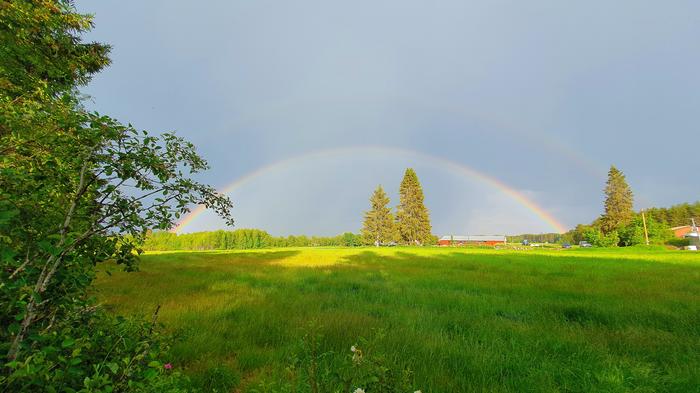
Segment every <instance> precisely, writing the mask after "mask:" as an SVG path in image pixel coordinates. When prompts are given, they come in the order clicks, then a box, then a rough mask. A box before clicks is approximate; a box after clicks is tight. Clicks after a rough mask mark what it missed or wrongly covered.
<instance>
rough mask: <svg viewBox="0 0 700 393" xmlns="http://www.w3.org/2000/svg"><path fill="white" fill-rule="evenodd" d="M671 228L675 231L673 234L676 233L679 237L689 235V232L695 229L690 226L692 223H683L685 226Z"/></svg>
mask: <svg viewBox="0 0 700 393" xmlns="http://www.w3.org/2000/svg"><path fill="white" fill-rule="evenodd" d="M671 230H672V231H673V234H674V235H675V236H676V237H677V238H680V239H682V238H684V237H685V235H687V234H689V233H690V232H692V231H693V227H692V226H690V225H683V226H680V227H674V228H671Z"/></svg>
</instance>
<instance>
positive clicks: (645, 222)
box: [642, 209, 649, 246]
mask: <svg viewBox="0 0 700 393" xmlns="http://www.w3.org/2000/svg"><path fill="white" fill-rule="evenodd" d="M642 224H644V241H646V243H647V246H648V245H649V232H647V219H646V217H645V216H644V209H642Z"/></svg>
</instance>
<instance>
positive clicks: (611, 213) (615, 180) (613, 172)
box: [601, 166, 634, 233]
mask: <svg viewBox="0 0 700 393" xmlns="http://www.w3.org/2000/svg"><path fill="white" fill-rule="evenodd" d="M633 204H634V199H633V195H632V190H631V189H630V186H629V184H627V180H626V179H625V175H624V174H623V173H622V172H621V171H620V170H618V169H617V168H615V166H611V167H610V171H609V172H608V182H607V183H606V186H605V214H603V216H602V217H601V224H602V225H601V229H602V230H603V233H610V232H612V231H614V230H616V229H618V228H619V227H621V226H622V225H626V224H628V223H629V222H630V221H631V220H632V218H633V217H634V210H633Z"/></svg>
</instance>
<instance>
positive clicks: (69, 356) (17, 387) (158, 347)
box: [0, 309, 189, 393]
mask: <svg viewBox="0 0 700 393" xmlns="http://www.w3.org/2000/svg"><path fill="white" fill-rule="evenodd" d="M154 325H155V320H154V321H152V322H145V321H138V320H135V319H125V318H121V317H116V318H115V317H111V316H108V315H106V314H104V313H103V312H101V311H99V310H95V309H86V310H83V312H81V313H76V314H73V315H72V316H71V318H70V319H69V320H62V321H58V322H56V324H55V326H53V327H52V328H51V329H49V330H47V331H45V332H39V333H38V334H37V335H36V337H32V338H31V342H32V345H33V347H32V348H31V353H30V354H28V355H27V356H23V357H21V358H19V359H18V360H14V361H11V362H8V363H7V364H5V367H6V373H5V374H4V375H1V376H0V386H2V387H3V389H4V390H3V391H8V392H10V391H14V392H26V391H46V392H80V393H88V392H90V393H101V392H105V393H107V392H126V391H129V392H143V393H146V392H153V393H156V392H170V393H177V392H184V391H186V390H185V387H187V386H188V385H189V381H188V380H187V378H186V377H184V376H182V375H181V374H180V373H179V372H177V371H175V370H174V369H173V365H172V364H171V363H169V362H168V361H167V351H168V349H169V345H170V339H169V338H168V337H167V336H163V335H162V334H161V333H160V332H159V328H158V327H157V326H154ZM187 389H188V390H187V391H189V388H187Z"/></svg>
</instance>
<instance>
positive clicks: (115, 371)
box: [107, 363, 119, 374]
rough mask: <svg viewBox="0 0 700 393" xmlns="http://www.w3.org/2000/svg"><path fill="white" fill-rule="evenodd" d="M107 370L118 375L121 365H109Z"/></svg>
mask: <svg viewBox="0 0 700 393" xmlns="http://www.w3.org/2000/svg"><path fill="white" fill-rule="evenodd" d="M107 368H108V369H109V370H110V371H111V372H112V374H116V373H117V371H119V365H118V364H117V363H107Z"/></svg>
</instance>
